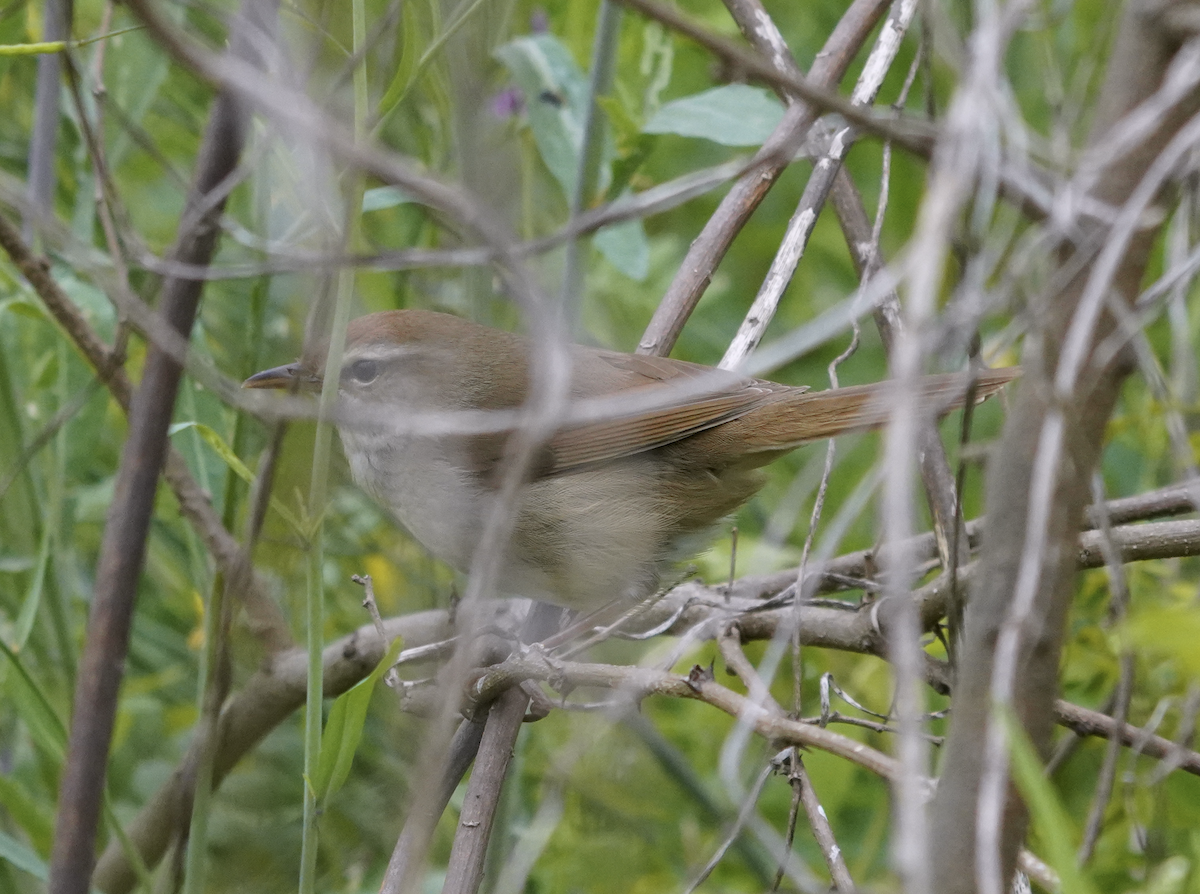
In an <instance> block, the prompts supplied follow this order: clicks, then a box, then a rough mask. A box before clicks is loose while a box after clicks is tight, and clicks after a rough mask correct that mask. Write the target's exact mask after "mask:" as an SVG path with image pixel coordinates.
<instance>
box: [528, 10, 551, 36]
mask: <svg viewBox="0 0 1200 894" xmlns="http://www.w3.org/2000/svg"><path fill="white" fill-rule="evenodd" d="M549 30H550V17H549V16H547V15H546V10H544V9H535V10H534V11H533V14H532V15H531V16H530V17H529V31H530V33H532V34H545V33H546V32H547V31H549Z"/></svg>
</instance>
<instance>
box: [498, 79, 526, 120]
mask: <svg viewBox="0 0 1200 894" xmlns="http://www.w3.org/2000/svg"><path fill="white" fill-rule="evenodd" d="M524 108H525V97H524V96H522V95H521V91H520V90H518V89H517V88H516V87H509V88H508V89H507V90H501V91H500V92H499V93H497V94H496V95H495V96H493V97H492V114H493V115H495V116H496V117H497V118H499V119H501V120H503V119H505V118H512V117H515V116H516V115H519V114H521V111H522V110H523V109H524Z"/></svg>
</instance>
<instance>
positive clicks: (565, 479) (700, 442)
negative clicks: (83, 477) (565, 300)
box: [243, 309, 1020, 611]
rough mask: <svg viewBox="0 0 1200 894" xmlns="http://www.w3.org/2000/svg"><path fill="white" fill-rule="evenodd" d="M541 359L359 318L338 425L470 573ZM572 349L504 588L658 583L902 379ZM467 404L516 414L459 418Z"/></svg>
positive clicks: (598, 601) (301, 377) (544, 592)
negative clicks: (799, 454) (814, 386)
mask: <svg viewBox="0 0 1200 894" xmlns="http://www.w3.org/2000/svg"><path fill="white" fill-rule="evenodd" d="M318 353H320V352H318ZM538 355H539V352H538V350H537V345H535V344H533V343H531V342H530V340H529V339H528V338H526V337H524V336H521V335H518V334H514V333H511V332H506V331H503V330H499V329H494V328H491V327H488V326H483V325H480V324H478V323H474V322H471V321H469V320H466V319H463V318H461V317H458V316H454V315H450V314H444V313H439V312H435V311H429V310H421V309H409V310H389V311H381V312H378V313H372V314H368V315H366V316H362V317H359V318H357V319H354V320H352V321H350V324H349V326H348V329H347V334H346V341H345V348H344V353H343V358H342V365H341V372H340V375H339V381H338V395H337V402H336V410H335V421H336V423H337V426H338V432H339V435H340V438H341V442H342V446H343V449H344V451H345V454H346V457H347V460H348V461H349V466H350V470H351V474H352V476H353V478H354V481H355V482H356V483H357V485H358V486H359V487H361V488H362V489H363V490H364V491H365V492H366V493H367V494H368V495H370V496H371V497H372V498H373V499H374V500H375V501H376V502H377V503H379V504H380V505H381V506H382V507H384V508H385V509H387V510H388V511H389V512H390V513H391V514H392V515H393V516H394V517H395V518H396V519H397V520H398V521H399V522H400V523H401V524H402V525H403V526H404V527H405V528H407V529H408V531H409V532H410V533H411V534H412V535H413V536H414V537H415V538H416V539H417V540H418V541H419V542H420V543H421V544H423V545H424V547H425V548H426V549H427V550H428V551H429V552H431V553H432V554H434V555H435V556H437V557H438V558H439V559H441V560H443V561H444V562H446V563H447V564H449V565H450V566H452V567H454V568H456V569H458V570H459V571H462V572H464V573H465V572H467V571H468V569H469V568H470V565H471V560H472V557H473V555H474V551H475V548H476V546H477V545H478V544H479V542H480V540H481V538H482V535H483V527H484V525H485V524H486V520H487V519H488V518H489V512H490V509H491V506H492V505H493V504H494V501H495V500H497V499H498V494H499V493H500V488H501V484H502V482H503V478H504V470H505V468H506V458H507V457H508V456H509V454H510V449H511V446H512V443H513V441H512V438H513V433H514V431H515V425H516V424H517V422H516V414H517V413H519V411H520V410H521V408H522V406H523V405H524V404H525V402H526V400H527V397H528V395H529V391H530V373H531V369H532V364H534V363H536V362H537V358H538ZM569 358H570V378H569V381H567V382H565V383H563V388H564V389H565V391H566V398H567V401H566V407H567V409H566V410H565V411H564V413H563V414H562V416H561V418H560V419H556V420H554V426H553V430H552V431H551V432H550V433H549V436H548V437H547V438H545V439H544V441H543V442H542V443H541V444H539V445H538V446H537V448H536V450H535V453H534V455H533V457H532V461H531V462H530V463H529V464H528V473H527V475H526V476H525V480H524V481H523V482H522V484H523V486H522V487H521V489H520V492H519V495H518V497H517V499H516V503H515V508H514V511H515V519H514V524H513V529H512V535H511V538H510V541H509V544H508V548H507V550H506V552H505V555H504V558H503V562H502V565H501V570H500V572H499V575H498V578H497V580H496V588H497V591H498V595H504V596H520V597H527V598H530V599H536V600H541V601H543V602H549V603H552V604H555V605H559V606H563V607H566V608H569V609H576V610H580V611H592V610H596V609H599V608H601V607H603V606H606V605H609V604H611V603H613V602H629V603H633V602H636V601H638V600H641V599H644V598H646V597H648V596H650V595H652V594H653V593H654V592H655V591H656V589H657V587H658V585H659V581H660V579H661V578H662V575H663V574H664V572H665V571H667V570H668V569H669V568H671V567H672V566H673V565H674V564H676V563H678V562H680V561H683V560H684V559H686V558H688V557H689V556H691V555H694V554H696V553H697V552H699V551H700V550H701V549H702V548H703V547H704V546H705V544H706V542H707V541H708V539H710V538H711V537H712V536H713V535H714V534H715V533H716V532H717V531H718V530H719V526H720V524H721V522H722V521H723V520H724V519H725V518H727V517H728V516H729V515H731V514H732V513H733V512H734V511H735V510H736V509H737V508H738V507H739V506H741V505H742V504H743V503H744V502H746V501H747V500H748V499H749V498H750V497H751V496H752V495H753V494H754V493H755V492H757V491H758V490H759V489H760V488H761V487H762V485H763V484H764V483H765V480H766V479H765V474H764V472H763V471H762V467H763V466H765V465H766V464H768V463H770V462H771V461H772V460H774V459H776V458H778V457H780V456H782V455H784V454H785V453H788V452H790V451H791V450H793V449H795V448H796V447H799V446H800V445H802V444H805V443H808V442H811V441H815V440H821V439H825V438H829V437H833V436H835V435H839V434H843V433H845V432H851V431H860V430H865V429H869V428H874V427H877V426H880V425H883V424H885V423H886V422H887V421H888V418H889V416H890V414H891V411H892V408H893V406H894V405H895V401H896V397H897V392H896V390H895V389H896V387H897V385H896V383H895V382H886V381H885V382H880V383H875V384H870V385H858V386H850V387H845V388H836V389H830V390H826V391H811V390H810V389H808V388H807V387H804V386H791V385H781V384H777V383H774V382H769V381H766V380H763V379H756V378H750V377H746V376H743V375H740V374H737V373H734V372H729V371H725V370H720V369H716V368H713V367H708V366H704V365H701V364H697V363H691V362H687V361H683V360H675V359H670V358H663V357H652V356H643V355H637V354H625V353H620V352H617V351H611V350H604V349H600V348H594V347H587V346H582V345H571V346H570V347H569ZM323 365H324V363H323V359H322V360H321V362H320V363H319V364H318V363H316V362H308V363H304V362H297V363H292V364H288V365H285V366H278V367H274V368H271V369H267V370H263V371H262V372H259V373H257V374H255V375H253V376H251V377H250V378H249V379H247V380H246V381H245V382H244V383H243V384H244V387H246V388H260V389H261V388H274V389H295V390H300V391H305V390H309V391H311V390H317V389H319V388H320V387H321V373H320V369H321V367H322V366H323ZM1019 373H1020V370H1019V368H1017V367H1008V368H1000V369H982V370H979V371H973V372H969V373H950V374H940V375H929V376H924V377H921V378H919V379H918V380H917V381H916V395H915V398H916V399H915V404H916V406H917V407H918V408H919V410H920V411H922V412H924V413H927V414H929V415H935V414H936V415H941V414H944V413H947V412H949V411H950V410H952V409H955V408H958V407H961V406H962V405H963V404H964V403H965V401H966V400H967V399H968V396H972V397H973V398H974V399H975V400H976V401H979V400H983V399H985V398H987V397H988V396H990V395H992V394H994V393H996V392H997V391H998V390H1000V389H1001V388H1002V387H1003V386H1004V385H1005V384H1006V383H1007V382H1009V381H1011V380H1012V379H1013V378H1015V377H1016V376H1017V375H1019ZM461 411H506V412H501V413H500V414H498V415H497V414H495V413H492V414H491V415H486V414H481V413H479V412H476V413H474V414H472V415H470V416H469V417H467V418H469V419H470V420H474V422H471V423H469V424H454V420H455V419H456V418H460V417H461V416H462V413H461ZM456 413H458V414H459V416H458V417H456V416H455V415H454V414H456ZM492 416H497V420H496V421H495V422H492V423H486V422H485V424H475V423H477V422H478V421H479V420H480V419H483V420H488V419H491V418H492ZM439 420H441V422H442V424H439ZM431 421H432V424H431Z"/></svg>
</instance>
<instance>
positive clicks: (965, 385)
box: [746, 366, 1021, 451]
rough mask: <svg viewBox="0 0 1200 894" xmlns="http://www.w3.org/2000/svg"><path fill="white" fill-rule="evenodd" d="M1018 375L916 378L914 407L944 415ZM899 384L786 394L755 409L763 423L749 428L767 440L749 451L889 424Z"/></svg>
mask: <svg viewBox="0 0 1200 894" xmlns="http://www.w3.org/2000/svg"><path fill="white" fill-rule="evenodd" d="M1020 374H1021V369H1020V367H1016V366H1010V367H1005V368H1002V369H984V370H972V371H969V372H961V373H946V374H941V375H932V376H922V377H921V378H920V379H918V380H917V383H916V387H917V394H916V399H915V401H913V404H911V405H912V406H915V408H916V410H917V412H918V413H920V414H922V415H931V416H942V415H945V414H946V413H949V412H951V411H953V410H957V409H959V408H960V407H962V406H963V405H965V404H966V402H967V401H968V400H973V401H974V403H979V402H980V401H983V400H986V399H987V398H988V397H991V396H992V395H993V394H995V393H996V392H997V391H999V390H1000V389H1001V388H1002V387H1004V385H1005V384H1007V383H1008V382H1011V381H1012V380H1013V379H1015V378H1016V377H1017V376H1019V375H1020ZM901 387H902V385H901V383H900V382H898V381H894V380H893V381H886V382H876V383H874V384H871V385H852V386H849V387H847V388H834V389H831V390H829V391H806V392H804V393H803V394H789V395H786V396H782V397H781V398H780V400H779V401H776V402H772V403H771V404H768V405H766V406H763V407H760V408H759V409H757V410H755V411H754V413H753V414H752V415H755V416H759V415H760V414H761V418H760V419H759V420H756V421H757V422H759V423H760V425H758V426H753V427H747V430H748V431H754V432H757V434H758V435H759V436H761V437H762V439H763V443H762V444H759V445H755V444H753V443H751V444H747V445H746V447H747V448H748V449H749V450H750V451H754V450H756V449H759V450H779V449H781V448H783V449H790V448H792V447H796V446H799V445H800V444H804V443H806V442H808V441H819V440H821V439H823V438H832V437H834V436H836V435H841V434H846V433H847V432H853V431H863V430H865V429H870V428H876V427H878V426H881V425H886V424H887V423H888V422H889V421H890V420H891V418H892V414H893V413H894V411H895V408H896V405H897V402H898V401H899V400H900V395H901V392H900V391H899V389H900V388H901ZM801 410H802V412H800V411H801Z"/></svg>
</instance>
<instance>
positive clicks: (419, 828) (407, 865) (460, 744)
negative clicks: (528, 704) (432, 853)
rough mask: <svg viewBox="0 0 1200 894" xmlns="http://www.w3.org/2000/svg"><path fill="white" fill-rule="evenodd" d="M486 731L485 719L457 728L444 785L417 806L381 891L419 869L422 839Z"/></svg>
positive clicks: (402, 833) (397, 886)
mask: <svg viewBox="0 0 1200 894" xmlns="http://www.w3.org/2000/svg"><path fill="white" fill-rule="evenodd" d="M514 691H516V690H514ZM483 730H484V724H483V721H482V720H464V721H463V722H462V723H461V724H459V727H458V729H457V730H455V733H454V736H453V737H452V738H451V739H450V745H449V747H448V748H447V756H446V762H445V764H444V766H443V768H442V776H441V779H440V785H439V787H438V789H437V790H436V791H435V792H434V793H433V794H432V795H431V796H430V797H429V798H426V799H424V800H423V801H422V802H421V803H420V804H417V805H416V806H415V808H414V811H413V812H412V813H410V814H409V816H408V819H407V820H406V821H405V823H404V828H403V829H402V830H401V831H400V837H399V838H397V839H396V846H395V848H394V849H393V850H392V857H391V859H390V860H389V861H388V867H387V871H386V872H385V873H384V876H383V883H382V885H381V886H380V892H381V894H387V892H392V891H398V890H399V889H400V885H401V884H403V881H404V879H405V878H406V877H408V876H409V875H410V873H411V872H412V871H413V869H414V868H415V867H414V865H413V862H412V858H413V857H414V856H415V855H417V854H423V853H424V852H425V849H426V847H427V844H426V843H425V842H424V841H423V840H419V838H420V837H421V836H424V835H425V834H426V832H425V830H427V829H432V828H433V827H435V826H436V825H437V823H438V820H439V819H441V817H442V814H443V813H444V812H445V810H446V805H447V804H449V803H450V798H451V797H452V796H453V795H454V790H455V789H456V788H458V783H459V781H460V780H461V779H462V778H463V776H465V775H466V772H467V769H468V768H469V767H470V766H471V762H472V761H473V760H475V755H476V754H477V753H478V752H479V749H480V744H481V741H482V738H483Z"/></svg>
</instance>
